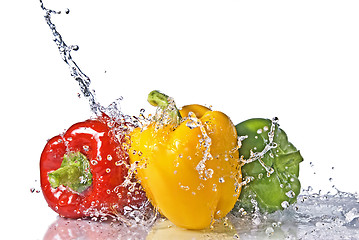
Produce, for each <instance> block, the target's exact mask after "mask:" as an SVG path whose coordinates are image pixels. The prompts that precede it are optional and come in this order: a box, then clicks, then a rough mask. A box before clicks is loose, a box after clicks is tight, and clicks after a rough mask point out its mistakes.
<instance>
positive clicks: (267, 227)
mask: <svg viewBox="0 0 359 240" xmlns="http://www.w3.org/2000/svg"><path fill="white" fill-rule="evenodd" d="M40 3H41V7H42V9H43V10H44V11H45V20H46V23H47V24H48V25H49V27H50V29H51V31H52V33H53V36H54V42H55V43H56V45H57V47H58V50H59V52H60V55H61V57H62V59H63V60H64V62H65V63H66V64H67V65H68V66H69V68H70V74H71V76H72V77H73V78H74V79H75V80H76V81H78V83H79V85H80V88H81V91H82V93H83V95H84V96H85V97H86V98H87V99H88V101H89V103H90V107H91V110H92V112H93V113H94V114H95V115H96V116H101V114H103V113H106V114H107V115H109V116H110V117H113V118H114V119H116V120H118V119H121V121H125V122H127V121H128V122H133V119H129V117H128V116H125V115H123V114H122V113H121V112H120V111H119V108H118V103H119V101H120V100H121V98H120V99H119V100H117V101H115V102H114V103H113V104H111V105H110V106H109V107H107V108H105V107H103V106H101V104H99V103H98V102H97V100H96V98H95V95H94V91H93V90H91V89H90V83H91V81H90V78H89V77H88V76H86V75H85V74H84V73H83V72H82V71H81V70H80V68H79V67H78V65H77V64H76V63H75V61H74V60H73V59H72V57H71V51H77V50H78V47H77V46H75V45H70V46H68V45H66V44H65V42H64V41H63V39H62V36H61V35H60V33H59V32H58V31H57V30H56V26H55V25H54V24H53V23H52V22H51V14H60V12H58V11H53V10H50V9H47V8H45V7H44V5H43V3H42V1H40ZM65 13H66V14H67V13H69V11H66V12H65ZM285 207H286V209H284V210H283V211H277V212H274V213H272V214H268V215H266V214H260V213H256V212H255V213H254V214H249V213H245V212H244V211H237V212H231V213H230V214H229V215H228V219H227V221H225V223H223V225H224V228H223V231H224V233H223V234H224V235H223V234H222V235H217V238H218V236H221V237H223V236H227V235H228V234H229V235H228V236H229V237H230V239H263V238H270V239H359V200H358V197H357V196H356V195H355V194H352V193H344V192H340V191H338V193H337V194H319V193H314V192H312V191H310V190H306V191H304V190H303V191H302V193H301V194H300V195H299V196H298V200H297V203H296V204H294V205H291V206H288V207H287V206H285ZM152 220H153V219H151V221H152ZM161 221H162V220H159V222H160V223H161ZM64 222H65V223H66V224H65V225H66V226H67V225H71V224H69V222H71V223H74V224H75V225H76V226H77V228H74V229H77V230H78V231H79V230H81V227H83V228H86V227H87V225H89V226H90V227H91V228H92V229H93V227H94V226H95V225H96V226H95V227H96V228H98V229H102V230H106V229H108V228H110V230H111V231H110V233H111V234H109V235H108V236H106V238H107V239H119V238H122V237H123V236H124V235H123V231H125V232H126V235H125V236H126V237H127V238H136V239H145V238H146V236H147V235H148V234H149V233H151V234H150V235H151V236H153V231H155V232H154V234H159V236H161V234H164V233H166V231H167V230H168V229H172V230H173V229H174V230H176V227H173V226H172V225H171V226H170V225H168V227H167V228H151V227H152V225H153V224H152V223H150V222H149V223H148V224H147V225H146V224H144V225H142V227H139V226H137V227H136V226H132V228H131V227H130V226H127V225H126V226H125V225H121V223H116V224H114V223H106V222H102V223H98V222H88V221H84V220H81V221H79V220H64V219H61V218H59V219H58V220H57V221H56V223H54V224H55V226H57V227H58V226H59V225H61V224H62V223H64ZM162 222H163V221H162ZM84 224H85V225H86V226H85V225H84ZM98 224H100V225H98ZM165 224H167V223H165ZM219 224H221V223H219ZM155 226H156V224H155ZM51 229H52V227H50V228H49V231H51ZM123 229H124V230H123ZM153 229H154V230H153ZM216 229H220V230H218V231H221V229H222V228H216ZM102 230H101V231H97V233H96V231H95V232H94V233H93V234H94V235H96V234H103V233H104V232H106V231H102ZM73 231H74V230H72V233H73ZM183 231H185V230H181V232H183ZM211 231H212V233H213V232H214V231H217V230H211ZM211 231H210V232H202V233H200V235H198V234H197V235H196V236H194V237H196V239H211V237H210V236H211V234H210V233H211ZM218 231H217V233H218ZM70 232H71V231H70ZM192 233H194V232H192ZM197 233H198V232H197ZM201 234H202V235H201ZM65 235H66V234H65ZM187 236H189V237H191V234H189V235H187ZM199 236H200V237H199ZM201 236H202V237H201ZM212 236H213V235H212ZM45 237H46V236H45ZM67 237H70V236H67ZM192 237H193V236H192ZM192 237H191V238H189V239H192ZM99 238H100V239H101V235H99ZM45 239H46V238H45ZM59 239H68V238H66V236H65V237H64V238H61V237H60V238H59ZM212 239H213V238H212Z"/></svg>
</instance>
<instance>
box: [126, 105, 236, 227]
mask: <svg viewBox="0 0 359 240" xmlns="http://www.w3.org/2000/svg"><path fill="white" fill-rule="evenodd" d="M190 112H193V113H194V115H195V117H194V115H191V117H190V118H187V116H188V114H189V113H190ZM180 114H181V116H182V117H183V119H182V121H181V123H180V124H179V125H178V126H174V125H171V124H169V125H164V126H161V125H160V124H158V123H156V122H153V123H151V124H150V125H149V126H147V127H146V128H144V129H141V128H136V129H135V130H134V131H133V132H132V133H131V148H130V161H131V163H136V162H137V163H138V166H139V168H138V169H137V176H138V178H139V179H140V181H141V184H142V186H143V187H144V189H145V191H146V193H147V196H148V198H149V199H150V200H151V202H152V203H153V205H154V206H155V207H156V208H157V209H158V210H159V211H160V212H161V213H162V214H163V215H164V216H165V217H167V218H168V219H169V220H170V221H172V222H173V223H174V224H176V225H177V226H179V227H183V228H187V229H203V228H207V227H209V226H210V224H211V221H213V219H214V218H216V219H218V218H222V217H224V216H225V215H226V214H227V213H228V212H229V211H230V210H231V209H232V208H233V206H234V204H235V202H236V201H237V199H238V196H239V193H240V181H241V176H240V165H239V154H238V150H237V132H236V129H235V127H234V125H233V123H232V122H231V120H230V119H229V118H228V117H227V116H226V115H225V114H224V113H222V112H218V111H211V110H210V109H208V108H206V107H204V106H200V105H189V106H185V107H183V108H182V110H180ZM209 141H210V146H209V147H208V145H207V146H206V142H207V144H208V143H209ZM201 163H203V164H204V165H201Z"/></svg>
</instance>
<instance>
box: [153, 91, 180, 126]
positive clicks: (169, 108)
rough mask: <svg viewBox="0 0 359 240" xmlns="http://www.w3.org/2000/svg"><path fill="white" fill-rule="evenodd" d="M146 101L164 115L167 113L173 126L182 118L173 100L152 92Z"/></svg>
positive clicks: (162, 94) (158, 92)
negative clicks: (159, 109)
mask: <svg viewBox="0 0 359 240" xmlns="http://www.w3.org/2000/svg"><path fill="white" fill-rule="evenodd" d="M147 101H148V102H149V103H150V104H151V105H152V106H155V107H159V108H161V109H162V110H163V111H164V113H167V114H168V116H169V118H170V120H171V121H172V123H173V124H175V125H176V126H177V125H179V124H180V122H181V119H182V117H181V114H180V112H179V110H178V108H177V107H176V104H175V102H174V100H173V98H171V97H169V96H167V95H166V94H164V93H161V92H160V91H158V90H153V91H152V92H150V93H149V94H148V97H147Z"/></svg>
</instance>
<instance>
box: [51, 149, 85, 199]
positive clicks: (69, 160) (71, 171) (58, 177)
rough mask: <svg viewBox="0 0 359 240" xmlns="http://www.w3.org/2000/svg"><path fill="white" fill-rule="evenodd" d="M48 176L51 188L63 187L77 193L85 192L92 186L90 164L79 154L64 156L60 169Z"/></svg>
mask: <svg viewBox="0 0 359 240" xmlns="http://www.w3.org/2000/svg"><path fill="white" fill-rule="evenodd" d="M48 176H49V182H50V185H51V187H53V188H57V187H59V186H60V185H63V186H66V187H69V188H71V189H72V190H73V191H75V192H78V193H81V192H83V191H85V190H86V189H87V188H88V187H90V186H91V184H92V173H91V171H90V163H89V161H88V160H87V158H86V156H85V155H83V154H82V153H80V152H70V153H69V154H65V155H64V158H63V160H62V163H61V167H60V168H59V169H57V170H55V171H53V172H50V173H48Z"/></svg>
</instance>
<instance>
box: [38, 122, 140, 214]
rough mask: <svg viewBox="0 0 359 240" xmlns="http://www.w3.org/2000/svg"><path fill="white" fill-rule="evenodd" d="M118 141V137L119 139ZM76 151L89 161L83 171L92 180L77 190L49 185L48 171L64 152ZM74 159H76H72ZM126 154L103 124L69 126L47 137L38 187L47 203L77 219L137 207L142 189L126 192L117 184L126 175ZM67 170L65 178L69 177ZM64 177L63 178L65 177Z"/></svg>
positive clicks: (62, 156) (64, 154) (90, 123)
mask: <svg viewBox="0 0 359 240" xmlns="http://www.w3.org/2000/svg"><path fill="white" fill-rule="evenodd" d="M120 141H121V140H120ZM72 153H80V154H82V155H83V156H85V157H86V158H87V160H88V162H89V165H88V167H89V169H86V171H89V172H91V174H92V179H91V181H92V183H91V185H90V186H88V187H87V188H86V189H84V190H82V191H81V192H77V191H76V190H74V189H71V187H70V186H67V185H66V184H61V185H59V186H57V187H52V186H51V184H50V181H49V176H50V175H51V173H53V172H54V171H56V170H57V169H59V168H60V167H61V165H62V162H63V160H64V158H66V155H67V154H72ZM75 162H76V161H75ZM126 162H128V155H126V153H125V152H124V151H122V148H121V143H120V142H119V141H118V139H116V138H115V137H114V135H113V134H112V132H111V130H110V128H109V127H108V126H107V124H106V123H105V122H103V121H100V120H87V121H84V122H80V123H76V124H74V125H73V126H71V127H70V128H69V129H68V130H67V131H66V132H65V133H64V134H63V135H58V136H55V137H53V138H52V139H50V140H49V141H48V142H47V144H46V146H45V148H44V150H43V152H42V154H41V160H40V174H41V176H40V177H41V187H42V192H43V194H44V197H45V199H46V201H47V203H48V205H49V207H50V208H52V209H53V210H54V211H55V212H57V213H58V214H59V215H60V216H63V217H68V218H79V217H89V216H93V215H94V216H96V213H99V212H102V213H103V214H105V215H106V214H108V215H116V214H117V213H121V212H123V207H124V206H126V205H127V206H134V207H139V206H140V205H141V204H142V203H143V202H144V200H145V194H144V192H143V191H136V192H129V191H128V189H127V188H125V187H122V186H120V185H121V184H122V183H123V181H124V176H126V175H127V171H128V170H127V168H126V167H125V164H123V163H126ZM71 174H72V173H68V174H67V175H69V176H67V178H71V177H72V176H71ZM65 180H66V179H65Z"/></svg>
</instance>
